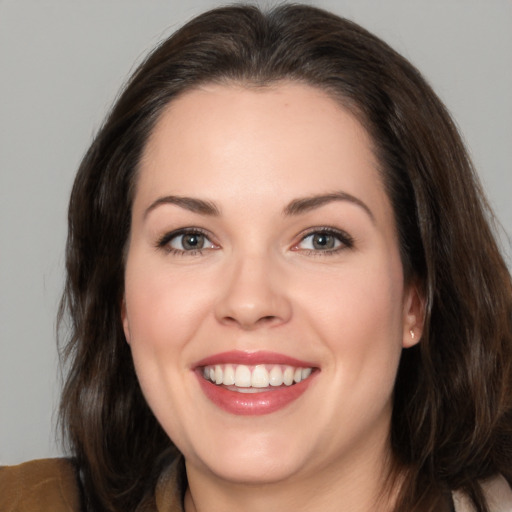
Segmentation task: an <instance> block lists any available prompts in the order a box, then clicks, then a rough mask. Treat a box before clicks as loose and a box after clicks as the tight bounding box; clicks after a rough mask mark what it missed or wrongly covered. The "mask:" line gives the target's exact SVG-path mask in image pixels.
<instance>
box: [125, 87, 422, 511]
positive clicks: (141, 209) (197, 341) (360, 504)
mask: <svg viewBox="0 0 512 512" xmlns="http://www.w3.org/2000/svg"><path fill="white" fill-rule="evenodd" d="M371 148H372V145H371V140H370V139H369V136H368V134H367V133H366V131H365V130H364V128H363V127H362V125H361V124H360V123H359V122H358V120H357V119H356V118H355V117H354V116H352V115H351V114H350V113H349V112H348V111H346V110H344V109H343V108H342V107H340V105H339V104H338V103H336V102H335V101H334V100H333V99H331V98H330V97H328V96H327V95H326V94H324V93H323V92H322V91H319V90H317V89H315V88H311V87H308V86H305V85H300V84H294V83H287V82H283V83H281V84H279V85H276V86H273V87H267V88H263V89H261V88H259V89H255V88H249V87H242V86H236V85H210V86H205V87H202V88H200V89H196V90H193V91H189V92H187V93H185V94H184V95H182V96H180V97H179V98H178V99H177V100H175V101H174V102H172V103H171V104H170V105H169V106H168V108H167V110H166V111H165V112H164V113H163V115H162V117H161V119H160V120H159V122H158V123H157V125H156V127H155V129H154V132H153V133H152V135H151V137H150V140H149V142H148V144H147V147H146V149H145V152H144V156H143V159H142V161H141V166H140V175H139V177H138V182H137V187H136V193H135V199H134V204H133V214H132V215H133V217H132V228H131V235H130V241H129V248H128V255H127V263H126V275H125V279H126V283H125V286H126V287H125V298H124V303H123V318H122V320H123V326H124V330H125V334H126V339H127V341H128V343H129V344H130V346H131V350H132V354H133V359H134V362H135V367H136V371H137V375H138V378H139V381H140V383H141V387H142V390H143V392H144V395H145V397H146V399H147V401H148V403H149V405H150V407H151V409H152V410H153V412H154V414H155V416H156V417H157V419H158V420H159V422H160V423H161V424H162V426H163V428H164V429H165V431H166V432H167V433H168V435H169V436H170V437H171V439H172V440H173V441H174V442H175V444H176V445H177V446H178V448H179V449H180V450H181V452H182V453H183V454H184V456H185V460H186V467H187V474H188V479H189V490H188V491H187V496H186V501H185V505H186V510H187V512H190V511H194V510H197V511H206V510H208V511H209V512H212V511H213V512H215V511H222V512H226V511H235V510H236V511H238V510H245V511H265V512H267V511H268V510H288V509H291V507H293V510H296V511H300V510H308V511H312V510H322V511H324V512H325V511H330V510H332V511H335V510H336V511H339V510H340V505H343V509H345V510H351V511H366V510H368V511H369V510H375V504H376V500H377V496H378V495H379V493H381V491H382V485H383V479H384V477H385V475H386V470H387V468H388V466H387V461H389V455H390V448H389V431H390V418H391V408H392V401H391V397H392V391H393V384H394V380H395V376H396V372H397V367H398V362H399V358H400V354H401V351H402V350H403V348H406V347H409V346H411V345H412V344H414V343H417V342H418V340H419V339H420V337H421V329H422V299H421V297H420V296H419V295H418V291H417V289H416V287H415V286H413V285H408V284H406V283H404V276H403V269H402V264H401V261H400V255H399V248H398V242H397V233H396V227H395V222H394V218H393V211H392V208H391V205H390V201H389V198H388V197H387V195H386V193H385V190H384V187H383V184H382V181H381V178H380V175H379V171H378V170H377V169H378V164H377V161H376V159H375V156H374V154H373V152H372V149H371ZM334 192H342V193H344V194H349V195H350V197H352V198H355V200H347V199H342V200H330V201H325V202H322V204H319V205H316V206H315V207H312V208H309V209H307V210H305V211H301V212H300V213H295V214H290V212H288V213H286V208H287V207H289V205H290V204H291V203H292V202H293V201H295V200H297V199H299V198H309V197H311V196H314V195H325V194H331V193H334ZM169 195H172V196H180V197H182V196H185V197H191V198H195V199H201V200H203V201H208V202H209V203H213V204H214V205H215V208H216V209H217V215H211V214H206V213H205V212H198V211H191V210H190V209H189V208H188V207H186V206H184V205H183V204H181V205H178V204H169V203H166V202H159V200H160V199H161V198H162V197H165V196H169ZM326 226H327V227H329V228H334V229H337V230H342V231H343V232H345V233H347V234H348V235H349V236H350V238H351V239H352V240H353V244H344V243H340V242H337V243H336V246H335V248H334V249H333V250H322V249H316V248H312V246H311V237H309V238H307V235H308V234H309V231H308V230H310V229H311V228H323V227H326ZM188 227H195V228H201V229H202V230H204V232H205V233H207V240H206V245H205V248H204V249H203V250H202V251H200V252H198V251H188V252H183V250H182V251H181V252H179V253H175V252H172V249H178V250H179V249H183V246H182V245H181V242H182V241H183V239H182V238H179V237H175V238H174V239H172V241H171V242H170V243H168V244H167V246H166V247H159V246H158V243H159V241H160V240H161V239H162V238H163V237H164V236H165V235H166V234H167V233H169V232H173V231H174V230H177V229H180V228H188ZM317 231H318V229H317ZM168 238H169V237H168ZM170 246H171V247H170ZM411 329H413V331H414V339H413V337H412V336H411V334H410V331H411ZM229 350H241V351H246V352H252V351H256V350H270V351H273V352H278V353H280V354H285V355H287V356H291V357H294V358H298V359H301V360H305V361H308V362H311V363H312V365H314V366H315V367H316V368H318V370H319V371H318V372H317V373H316V374H315V376H314V380H313V381H311V384H310V385H309V387H308V389H307V390H306V392H305V393H304V394H303V395H302V396H301V397H300V398H299V399H297V400H296V401H294V402H293V403H291V404H289V405H288V406H287V407H285V408H284V409H281V410H278V411H276V412H273V413H272V414H265V415H259V416H237V415H234V414H230V413H228V412H226V411H223V410H222V409H220V408H218V407H217V406H216V405H215V404H213V403H212V402H211V401H210V400H209V399H208V398H207V397H206V396H205V395H204V393H203V392H202V390H201V387H200V385H199V382H198V378H197V375H196V374H195V373H194V371H193V368H194V365H195V364H196V363H197V362H198V361H200V360H201V359H203V358H205V357H208V356H212V355H214V354H217V353H221V352H225V351H229ZM262 489H264V492H262ZM390 501H392V500H391V499H390V498H389V495H388V500H387V501H386V499H384V501H383V508H381V509H380V510H386V509H387V508H388V506H390Z"/></svg>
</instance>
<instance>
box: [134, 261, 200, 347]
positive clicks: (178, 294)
mask: <svg viewBox="0 0 512 512" xmlns="http://www.w3.org/2000/svg"><path fill="white" fill-rule="evenodd" d="M206 292H207V287H206V286H202V285H201V283H200V282H198V280H197V278H194V276H193V275H187V274H186V273H177V272H170V271H168V270H167V271H165V269H162V268H160V267H159V266H158V267H157V266H154V267H152V266H150V265H140V264H139V265H138V264H137V260H136V258H135V257H134V258H133V259H132V260H129V261H128V264H127V268H126V276H125V303H126V320H127V321H126V322H125V325H128V328H129V334H130V344H131V345H132V349H133V350H136V348H137V345H140V344H142V345H144V346H145V347H146V348H152V349H153V350H154V351H170V350H172V349H173V348H177V347H179V346H181V345H183V344H185V343H186V342H187V340H189V339H191V338H192V337H193V335H194V331H195V328H196V326H197V325H198V318H199V317H200V316H202V315H203V314H204V311H205V309H206V308H207V306H206V304H207V303H208V302H209V300H210V298H209V297H208V295H207V293H206Z"/></svg>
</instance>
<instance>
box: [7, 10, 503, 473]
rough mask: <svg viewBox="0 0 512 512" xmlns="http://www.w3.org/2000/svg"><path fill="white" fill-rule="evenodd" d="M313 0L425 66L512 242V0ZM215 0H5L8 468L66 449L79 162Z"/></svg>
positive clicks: (427, 74) (420, 65)
mask: <svg viewBox="0 0 512 512" xmlns="http://www.w3.org/2000/svg"><path fill="white" fill-rule="evenodd" d="M270 3H271V2H265V5H268V4H270ZM310 3H313V4H314V5H318V6H321V7H325V8H328V9H331V10H333V11H335V12H337V13H338V14H341V15H344V16H346V17H348V18H352V19H354V20H355V21H357V22H359V23H361V24H362V25H363V26H365V27H366V28H368V29H370V30H372V31H374V32H375V33H376V34H378V35H379V36H381V37H382V38H383V39H385V40H386V41H387V42H389V43H390V44H391V45H392V46H394V47H395V48H396V49H398V50H399V51H400V52H401V53H403V54H404V55H405V56H406V57H407V58H409V59H410V60H411V61H412V62H413V63H414V64H416V66H417V67H419V69H420V70H421V71H422V72H423V73H424V74H425V76H426V77H427V78H428V80H429V81H430V82H431V84H432V85H433V86H434V88H435V89H436V91H437V92H438V94H439V95H440V96H441V98H442V99H443V100H444V101H445V103H446V104H447V105H448V108H449V109H450V110H451V112H452V113H453V115H454V117H455V119H456V121H457V123H458V125H459V127H460V129H461V131H462V133H463V136H464V138H465V140H466V141H467V144H468V146H469V148H470V151H471V154H472V156H473V158H474V161H475V164H476V166H477V168H478V170H479V172H480V175H481V178H482V181H483V183H484V186H485V188H486V190H487V192H488V195H489V198H490V201H491V204H492V205H493V207H494V208H495V210H496V213H497V215H498V218H499V219H500V220H501V222H502V224H503V226H504V229H505V232H506V233H508V235H509V236H510V235H511V234H512V206H511V204H510V201H509V195H510V193H511V192H512V171H511V169H512V59H511V56H512V1H511V0H385V1H383V0H381V1H379V0H372V1H370V0H332V1H328V0H325V1H317V2H310ZM215 5H218V2H215V1H211V0H210V1H208V0H202V1H200V0H188V1H186V2H185V1H183V2H181V1H178V0H166V1H164V0H3V1H2V0H0V464H12V463H17V462H20V461H23V460H26V459H32V458H38V457H47V456H54V455H58V454H60V453H61V451H60V449H59V447H58V444H57V443H56V442H55V436H54V422H55V407H56V404H57V401H58V395H59V387H60V384H59V377H58V365H57V354H56V349H55V315H56V311H57V304H58V300H59V295H60V292H61V289H62V286H63V253H64V243H65V235H66V222H65V219H66V203H67V198H68V194H69V191H70V187H71V183H72V180H73V176H74V173H75V170H76V168H77V165H78V163H79V161H80V158H81V156H82V155H83V153H84V151H85V150H86V148H87V146H88V144H89V142H90V141H91V137H92V134H93V133H94V132H95V130H96V129H97V128H98V126H99V124H100V122H101V120H102V118H103V116H104V114H105V112H106V110H107V109H108V107H109V105H110V104H111V102H112V101H113V99H114V98H115V96H116V93H117V91H118V89H119V87H120V85H121V84H122V83H123V81H124V80H125V79H126V78H127V77H128V75H129V72H130V70H132V69H133V66H134V62H135V61H137V62H139V61H140V59H141V57H142V56H143V55H144V54H145V53H146V52H147V51H148V50H149V49H150V48H151V47H152V46H154V44H155V43H157V42H158V41H159V40H160V39H161V38H162V37H164V36H165V35H167V34H169V33H170V32H172V31H173V30H174V29H175V28H177V27H178V26H180V25H181V24H182V23H183V22H184V21H186V20H188V19H190V18H191V17H192V16H194V15H195V14H197V13H198V12H200V11H202V10H204V9H206V8H209V7H213V6H215ZM504 239H505V237H504ZM505 245H506V250H507V254H508V255H509V256H508V258H509V259H508V261H509V264H510V243H509V242H506V243H505Z"/></svg>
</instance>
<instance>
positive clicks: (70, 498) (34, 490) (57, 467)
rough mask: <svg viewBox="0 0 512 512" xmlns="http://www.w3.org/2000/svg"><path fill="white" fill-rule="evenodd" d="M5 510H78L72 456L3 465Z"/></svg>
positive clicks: (1, 502)
mask: <svg viewBox="0 0 512 512" xmlns="http://www.w3.org/2000/svg"><path fill="white" fill-rule="evenodd" d="M0 510H1V511H2V512H50V511H51V512H77V511H78V510H79V498H78V487H77V482H76V473H75V469H74V466H73V464H72V462H71V461H70V460H68V459H42V460H34V461H31V462H25V463H24V464H20V465H18V466H4V467H0Z"/></svg>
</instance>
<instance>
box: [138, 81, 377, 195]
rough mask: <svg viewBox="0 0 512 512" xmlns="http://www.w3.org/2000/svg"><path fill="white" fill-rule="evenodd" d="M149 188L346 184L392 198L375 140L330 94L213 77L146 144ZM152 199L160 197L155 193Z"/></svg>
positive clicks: (216, 191)
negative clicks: (218, 81) (241, 83)
mask: <svg viewBox="0 0 512 512" xmlns="http://www.w3.org/2000/svg"><path fill="white" fill-rule="evenodd" d="M137 189H138V191H137V194H136V202H137V198H138V197H139V198H140V196H155V195H157V194H159V193H160V194H163V193H169V194H170V193H172V194H177V195H179V194H183V195H187V196H189V195H191V194H192V195H198V196H203V197H208V198H210V197H213V196H215V197H213V199H216V198H220V199H222V198H223V197H226V195H229V193H230V192H231V194H232V195H233V194H234V195H236V196H237V197H242V196H248V195H250V196H251V197H257V196H259V197H260V198H261V200H264V199H268V198H269V197H277V196H279V197H282V198H283V201H285V200H287V199H290V198H293V196H304V195H308V194H315V193H322V192H333V191H335V190H339V189H343V191H345V192H347V193H350V194H353V195H356V196H363V197H364V198H365V199H364V200H367V201H371V202H375V201H382V200H383V198H382V195H383V186H382V183H381V179H380V173H379V171H378V162H377V160H376V158H375V155H374V152H373V151H372V141H371V139H370V137H369V135H368V133H367V132H366V130H365V129H364V127H363V126H362V124H361V123H360V122H359V121H358V119H357V118H356V117H355V116H354V115H353V114H352V113H350V112H349V111H348V110H347V109H345V108H343V107H342V106H341V104H340V103H339V102H337V101H335V100H334V99H333V98H332V97H330V96H329V95H328V94H327V93H325V92H323V91H321V90H319V89H317V88H314V87H311V86H307V85H303V84H298V83H293V82H285V83H280V84H277V85H274V86H271V87H263V88H254V87H244V86H238V85H217V84H215V85H206V86H203V87H201V88H198V89H194V90H191V91H188V92H186V93H184V94H183V95H181V96H179V97H178V98H177V99H175V100H174V101H172V102H171V103H170V104H169V105H168V107H167V108H166V109H165V110H164V112H163V113H162V115H161V117H160V119H159V121H158V123H157V124H156V126H155V128H154V130H153V133H152V134H151V136H150V138H149V141H148V143H147V146H146V148H145V151H144V155H143V158H142V160H141V165H140V175H139V183H138V186H137ZM149 200H151V198H150V197H147V198H146V201H149Z"/></svg>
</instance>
